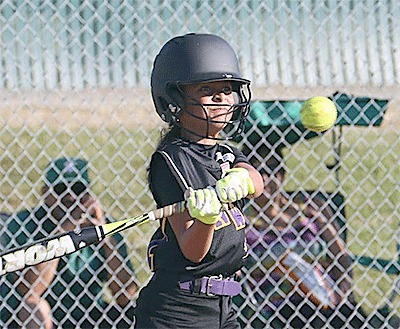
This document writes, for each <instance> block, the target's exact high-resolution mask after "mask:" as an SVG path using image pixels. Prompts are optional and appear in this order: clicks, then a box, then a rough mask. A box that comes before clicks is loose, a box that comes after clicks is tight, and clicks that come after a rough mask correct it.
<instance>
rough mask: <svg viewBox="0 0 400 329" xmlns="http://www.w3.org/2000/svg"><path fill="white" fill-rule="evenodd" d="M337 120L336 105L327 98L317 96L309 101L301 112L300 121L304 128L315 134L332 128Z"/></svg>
mask: <svg viewBox="0 0 400 329" xmlns="http://www.w3.org/2000/svg"><path fill="white" fill-rule="evenodd" d="M336 119H337V109H336V106H335V104H334V103H333V102H332V101H331V100H330V99H329V98H327V97H324V96H316V97H312V98H310V99H307V100H306V101H305V102H304V103H303V105H302V106H301V110H300V120H301V122H302V124H303V125H304V127H306V128H307V129H309V130H311V131H314V132H322V131H325V130H328V129H329V128H331V127H332V126H333V125H334V124H335V122H336Z"/></svg>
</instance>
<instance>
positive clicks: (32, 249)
mask: <svg viewBox="0 0 400 329" xmlns="http://www.w3.org/2000/svg"><path fill="white" fill-rule="evenodd" d="M103 238H104V233H102V228H101V227H96V226H91V227H85V228H83V229H82V230H75V231H70V232H66V233H62V234H60V235H57V236H55V237H53V238H45V239H42V240H40V241H37V242H34V243H32V244H29V245H27V246H22V247H18V248H15V249H13V250H11V251H9V252H6V253H2V254H0V275H4V274H6V273H11V272H15V271H17V270H22V269H24V268H25V267H27V266H33V265H37V264H40V263H43V262H47V261H49V260H53V259H56V258H60V257H62V256H65V255H69V254H71V253H73V252H75V251H77V250H80V249H82V248H85V247H87V246H89V245H91V244H93V243H96V242H99V241H101V240H102V239H103Z"/></svg>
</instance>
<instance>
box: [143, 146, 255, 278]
mask: <svg viewBox="0 0 400 329" xmlns="http://www.w3.org/2000/svg"><path fill="white" fill-rule="evenodd" d="M239 162H245V163H248V161H247V159H246V158H245V156H244V155H243V154H242V153H241V152H240V151H239V150H238V149H237V148H235V147H232V146H228V145H222V144H216V145H213V146H210V145H202V144H196V143H193V142H189V141H185V140H182V139H175V140H174V141H173V142H171V143H169V144H167V145H165V146H164V147H163V148H160V149H158V150H157V151H156V152H155V153H154V154H153V156H152V159H151V163H150V168H149V183H150V190H151V192H152V194H153V197H154V199H155V201H156V203H157V205H158V206H159V207H162V206H165V205H168V204H172V203H175V202H178V201H181V200H183V199H184V197H183V195H184V192H185V191H186V189H187V188H188V187H192V188H193V189H200V188H205V187H207V186H215V183H216V181H217V180H219V179H220V178H222V177H223V173H224V172H225V170H226V169H229V168H232V167H233V166H234V165H235V164H236V163H239ZM244 228H245V218H244V215H243V214H242V212H241V210H240V206H239V205H235V206H232V207H230V209H229V210H228V211H224V213H223V215H222V220H220V221H219V222H217V224H216V228H215V232H214V237H213V242H212V245H211V247H210V250H209V252H208V254H207V255H206V257H205V258H204V259H203V260H202V261H201V262H200V263H193V262H191V261H189V260H188V259H186V258H185V257H184V255H183V254H182V252H181V251H180V248H179V245H178V242H177V240H176V237H175V234H174V232H173V230H172V228H171V226H170V225H169V222H168V220H167V219H166V218H164V219H163V220H162V221H161V225H160V227H159V228H158V229H157V231H156V232H155V234H154V235H153V237H152V239H151V242H150V244H149V248H148V259H149V265H150V268H151V270H152V271H160V270H161V271H167V272H170V273H176V274H179V275H182V276H188V277H201V276H206V275H219V274H222V275H232V274H234V273H235V272H236V271H237V270H238V269H240V268H241V266H242V262H243V258H244V257H245V254H246V249H247V248H246V245H245V230H244Z"/></svg>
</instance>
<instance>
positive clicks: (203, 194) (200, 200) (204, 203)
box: [185, 187, 222, 225]
mask: <svg viewBox="0 0 400 329" xmlns="http://www.w3.org/2000/svg"><path fill="white" fill-rule="evenodd" d="M185 199H186V206H187V209H188V211H189V214H190V216H192V218H196V219H198V220H199V221H201V222H202V223H204V224H208V225H212V224H215V223H216V222H217V221H218V220H219V219H220V218H221V213H222V205H221V202H220V201H219V200H218V197H217V193H216V192H215V190H214V189H213V188H212V187H207V188H205V189H199V190H193V189H192V188H189V189H188V190H187V191H186V192H185Z"/></svg>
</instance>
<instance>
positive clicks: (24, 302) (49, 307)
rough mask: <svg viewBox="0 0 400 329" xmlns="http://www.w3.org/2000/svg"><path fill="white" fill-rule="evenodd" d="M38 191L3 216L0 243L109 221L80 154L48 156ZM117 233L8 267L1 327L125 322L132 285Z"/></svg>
mask: <svg viewBox="0 0 400 329" xmlns="http://www.w3.org/2000/svg"><path fill="white" fill-rule="evenodd" d="M42 195H43V199H42V202H41V203H40V204H39V205H38V206H37V207H35V208H33V209H26V210H22V211H20V212H18V213H17V214H16V215H11V216H10V217H9V218H8V220H7V221H6V222H7V230H6V231H4V233H3V234H2V243H3V244H4V246H3V247H4V249H11V248H13V247H16V246H20V245H24V244H26V243H29V242H32V241H34V240H38V239H41V238H44V237H48V236H50V235H55V234H58V233H61V232H65V231H70V230H74V229H76V228H77V227H85V226H90V225H102V224H105V223H106V221H107V222H108V221H110V218H108V216H106V215H105V214H104V211H103V209H102V207H101V205H100V203H99V201H98V200H97V199H96V198H95V197H94V196H93V194H92V192H91V189H90V180H89V174H88V163H87V161H85V160H83V159H79V158H59V159H56V160H55V161H52V162H51V163H50V164H49V166H48V168H47V170H46V174H45V184H44V186H43V187H42ZM122 240H123V239H122V236H121V235H119V234H116V235H114V236H112V237H108V238H106V239H105V240H104V241H102V242H101V243H99V244H97V245H95V246H89V247H87V248H84V249H82V250H80V251H79V252H76V253H73V254H70V255H67V256H64V257H62V258H59V259H55V260H52V261H48V262H45V263H42V264H38V265H36V266H34V267H31V268H29V269H26V270H24V271H23V272H16V273H12V274H9V275H7V276H6V281H4V278H1V279H2V282H1V284H2V287H1V296H2V301H1V304H2V305H1V310H0V312H1V318H0V319H1V320H0V322H3V327H4V328H13V327H21V326H22V327H26V328H43V327H44V328H46V329H50V328H94V327H100V328H110V327H113V326H116V327H117V328H123V327H130V326H131V324H132V322H133V305H132V303H133V296H134V294H135V292H136V290H137V286H136V284H135V282H134V280H135V279H134V270H133V267H132V264H131V263H130V261H129V259H128V253H127V250H126V246H125V244H124V242H123V241H122ZM105 286H106V287H108V288H109V290H110V292H111V294H112V295H113V303H112V304H108V303H106V302H105V300H104V299H103V294H104V287H105ZM11 318H12V319H11Z"/></svg>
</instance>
